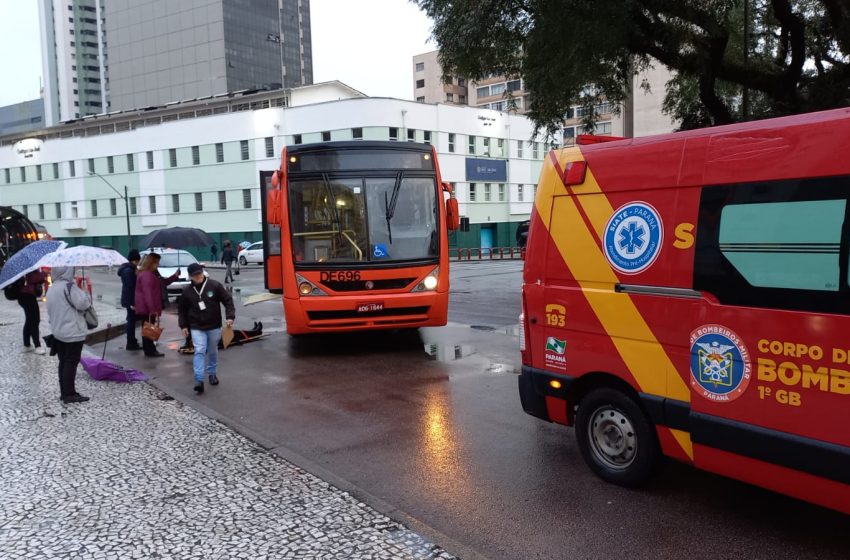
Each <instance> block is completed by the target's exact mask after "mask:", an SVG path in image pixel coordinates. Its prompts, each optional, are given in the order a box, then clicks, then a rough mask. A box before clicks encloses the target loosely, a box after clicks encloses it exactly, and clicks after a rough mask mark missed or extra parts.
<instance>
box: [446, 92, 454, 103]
mask: <svg viewBox="0 0 850 560" xmlns="http://www.w3.org/2000/svg"><path fill="white" fill-rule="evenodd" d="M446 101H448V102H449V103H454V101H455V94H453V93H447V94H446Z"/></svg>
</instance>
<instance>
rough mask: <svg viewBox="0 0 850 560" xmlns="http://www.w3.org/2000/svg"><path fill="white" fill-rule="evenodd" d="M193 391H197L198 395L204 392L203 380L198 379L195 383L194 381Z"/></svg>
mask: <svg viewBox="0 0 850 560" xmlns="http://www.w3.org/2000/svg"><path fill="white" fill-rule="evenodd" d="M195 392H196V393H198V394H199V395H200V394H201V393H203V392H204V382H203V381H198V382H197V383H195Z"/></svg>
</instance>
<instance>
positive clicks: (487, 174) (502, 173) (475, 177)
mask: <svg viewBox="0 0 850 560" xmlns="http://www.w3.org/2000/svg"><path fill="white" fill-rule="evenodd" d="M466 180H467V181H489V182H492V183H506V182H507V181H508V162H507V160H504V159H481V158H466Z"/></svg>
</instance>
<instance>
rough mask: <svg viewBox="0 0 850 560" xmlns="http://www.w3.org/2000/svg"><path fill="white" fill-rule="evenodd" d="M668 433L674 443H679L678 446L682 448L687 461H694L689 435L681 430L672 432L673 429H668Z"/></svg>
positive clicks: (692, 445)
mask: <svg viewBox="0 0 850 560" xmlns="http://www.w3.org/2000/svg"><path fill="white" fill-rule="evenodd" d="M668 429H669V430H670V433H672V434H673V437H674V438H676V441H677V442H679V445H681V446H682V449H684V450H685V453H686V454H687V455H688V459H690V460H691V461H693V460H694V444H693V443H691V434H689V433H688V432H683V431H682V430H674V429H673V428H668Z"/></svg>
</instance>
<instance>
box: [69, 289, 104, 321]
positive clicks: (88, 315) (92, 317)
mask: <svg viewBox="0 0 850 560" xmlns="http://www.w3.org/2000/svg"><path fill="white" fill-rule="evenodd" d="M65 301H67V302H68V305H70V306H71V308H73V309H77V308H76V307H74V304H73V303H71V283H70V282H68V284H67V286H66V288H65ZM77 313H79V314H80V315H82V316H83V319H84V320H85V321H86V326H87V327H88V328H89V330H91V329H94V328H96V327H97V323H98V321H97V311H95V310H94V304H91V305H90V306H89V307H88V309H86V310H84V311H80V310H79V309H77Z"/></svg>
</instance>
